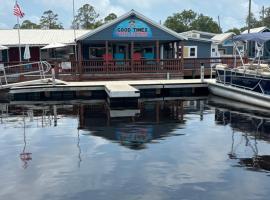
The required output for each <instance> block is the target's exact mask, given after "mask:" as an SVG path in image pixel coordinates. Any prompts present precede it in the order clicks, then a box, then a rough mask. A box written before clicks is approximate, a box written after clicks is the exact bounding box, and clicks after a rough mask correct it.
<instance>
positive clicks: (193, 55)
mask: <svg viewBox="0 0 270 200" xmlns="http://www.w3.org/2000/svg"><path fill="white" fill-rule="evenodd" d="M188 49H189V54H188V57H189V58H197V46H190V47H188Z"/></svg>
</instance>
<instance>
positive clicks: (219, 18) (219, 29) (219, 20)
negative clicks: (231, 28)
mask: <svg viewBox="0 0 270 200" xmlns="http://www.w3.org/2000/svg"><path fill="white" fill-rule="evenodd" d="M218 27H219V30H220V31H221V27H220V18H219V15H218Z"/></svg>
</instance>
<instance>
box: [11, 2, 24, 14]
mask: <svg viewBox="0 0 270 200" xmlns="http://www.w3.org/2000/svg"><path fill="white" fill-rule="evenodd" d="M13 14H14V15H15V16H17V17H19V18H23V17H24V15H25V14H24V12H23V11H22V10H21V8H20V6H19V4H18V3H17V1H16V3H15V6H14V8H13Z"/></svg>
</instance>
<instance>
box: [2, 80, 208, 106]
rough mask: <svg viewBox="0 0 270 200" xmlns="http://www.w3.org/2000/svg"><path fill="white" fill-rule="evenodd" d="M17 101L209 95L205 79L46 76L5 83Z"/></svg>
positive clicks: (133, 101)
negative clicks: (74, 79) (89, 79)
mask: <svg viewBox="0 0 270 200" xmlns="http://www.w3.org/2000/svg"><path fill="white" fill-rule="evenodd" d="M1 89H2V91H5V92H6V93H8V94H9V96H11V99H12V100H15V101H38V100H44V101H47V100H70V99H87V100H93V99H106V100H107V102H108V103H109V104H110V105H115V106H116V105H119V104H120V105H123V106H128V105H133V106H135V105H137V103H138V99H139V98H140V99H141V98H145V99H147V98H148V99H150V98H163V99H164V98H175V97H183V98H184V97H186V98H189V97H193V96H196V97H198V96H202V97H205V96H207V95H208V83H207V82H205V81H203V82H202V81H201V79H178V80H136V81H96V82H65V81H61V80H55V81H53V80H52V79H42V80H35V81H27V82H21V83H15V84H9V85H4V86H2V88H1Z"/></svg>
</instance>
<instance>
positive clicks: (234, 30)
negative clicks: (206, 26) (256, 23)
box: [226, 28, 241, 35]
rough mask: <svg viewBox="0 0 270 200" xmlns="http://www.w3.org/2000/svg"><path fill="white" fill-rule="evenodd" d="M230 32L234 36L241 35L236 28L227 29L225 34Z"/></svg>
mask: <svg viewBox="0 0 270 200" xmlns="http://www.w3.org/2000/svg"><path fill="white" fill-rule="evenodd" d="M230 32H233V33H235V34H236V35H240V34H241V30H240V29H238V28H231V29H229V30H227V31H226V33H230Z"/></svg>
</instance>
